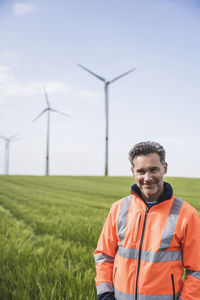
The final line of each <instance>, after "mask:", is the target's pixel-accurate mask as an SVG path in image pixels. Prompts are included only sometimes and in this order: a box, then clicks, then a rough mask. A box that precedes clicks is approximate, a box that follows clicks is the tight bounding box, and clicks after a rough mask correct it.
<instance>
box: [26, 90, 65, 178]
mask: <svg viewBox="0 0 200 300" xmlns="http://www.w3.org/2000/svg"><path fill="white" fill-rule="evenodd" d="M44 95H45V99H46V103H47V107H46V108H45V109H44V110H43V111H42V112H41V113H40V114H39V115H38V116H37V117H36V118H35V119H33V121H32V123H33V122H35V121H36V120H37V119H39V118H40V117H41V116H42V115H43V114H44V113H47V142H46V143H47V144H46V171H45V175H46V176H48V175H49V136H50V112H56V113H58V114H60V115H64V116H69V114H68V113H63V112H60V111H58V110H56V109H54V108H51V106H50V102H49V99H48V95H47V92H46V90H45V87H44Z"/></svg>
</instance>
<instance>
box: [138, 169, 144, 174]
mask: <svg viewBox="0 0 200 300" xmlns="http://www.w3.org/2000/svg"><path fill="white" fill-rule="evenodd" d="M137 173H138V174H139V175H144V173H145V171H143V170H139V171H138V172H137Z"/></svg>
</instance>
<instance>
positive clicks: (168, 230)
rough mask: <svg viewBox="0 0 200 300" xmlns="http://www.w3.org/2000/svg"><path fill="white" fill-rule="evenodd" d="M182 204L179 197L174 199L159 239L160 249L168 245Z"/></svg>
mask: <svg viewBox="0 0 200 300" xmlns="http://www.w3.org/2000/svg"><path fill="white" fill-rule="evenodd" d="M182 204H183V200H181V199H179V198H175V199H174V202H173V204H172V207H171V210H170V213H169V216H168V219H167V222H166V225H165V229H164V232H163V236H162V239H161V245H160V249H162V250H166V249H168V248H169V247H170V244H171V241H172V238H173V235H174V231H175V228H176V223H177V220H178V215H179V212H180V209H181V206H182Z"/></svg>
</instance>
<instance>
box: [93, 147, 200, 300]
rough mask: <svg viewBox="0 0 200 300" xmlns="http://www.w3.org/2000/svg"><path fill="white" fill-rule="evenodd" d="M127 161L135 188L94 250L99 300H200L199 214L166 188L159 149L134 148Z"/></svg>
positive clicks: (109, 219)
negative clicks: (128, 161) (184, 276)
mask: <svg viewBox="0 0 200 300" xmlns="http://www.w3.org/2000/svg"><path fill="white" fill-rule="evenodd" d="M129 160H130V162H131V166H132V167H131V170H132V173H133V176H134V178H135V181H136V184H134V185H133V186H132V187H131V195H130V196H127V197H125V198H123V199H121V200H119V201H117V202H115V203H114V204H113V205H112V207H111V209H110V212H109V214H108V217H107V219H106V222H105V224H104V227H103V230H102V233H101V235H100V238H99V241H98V245H97V249H96V250H95V262H96V272H97V275H96V279H95V280H96V285H97V294H98V299H99V300H112V299H117V300H172V299H173V300H175V299H182V300H198V299H200V218H199V215H198V212H197V211H196V210H195V209H194V208H193V207H192V206H191V205H189V204H188V203H187V202H185V201H183V200H181V199H179V198H177V197H175V196H174V194H173V189H172V187H171V185H170V184H169V183H166V182H164V175H165V174H166V173H167V163H166V162H165V150H164V148H163V147H162V146H161V145H160V144H158V143H155V142H142V143H138V144H136V145H135V146H134V147H133V148H132V149H131V150H130V152H129ZM184 268H185V269H186V279H185V281H183V279H182V275H183V273H184Z"/></svg>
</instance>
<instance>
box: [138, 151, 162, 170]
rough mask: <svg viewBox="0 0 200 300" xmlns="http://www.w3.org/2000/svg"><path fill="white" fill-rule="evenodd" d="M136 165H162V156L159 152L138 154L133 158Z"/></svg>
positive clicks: (141, 166)
mask: <svg viewBox="0 0 200 300" xmlns="http://www.w3.org/2000/svg"><path fill="white" fill-rule="evenodd" d="M133 164H134V167H135V168H137V169H140V168H147V167H152V166H162V164H161V161H160V156H159V155H158V154H157V153H149V154H146V155H138V156H136V157H135V158H134V160H133Z"/></svg>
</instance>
